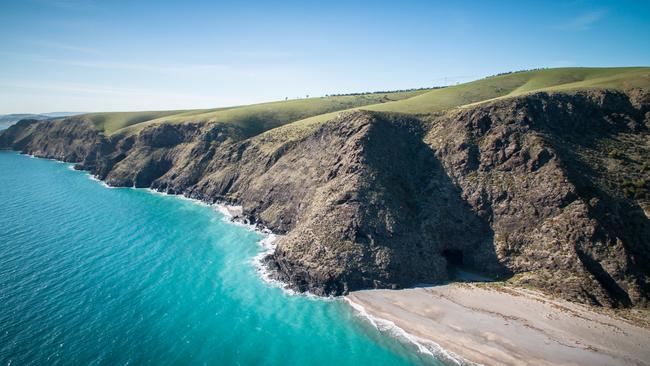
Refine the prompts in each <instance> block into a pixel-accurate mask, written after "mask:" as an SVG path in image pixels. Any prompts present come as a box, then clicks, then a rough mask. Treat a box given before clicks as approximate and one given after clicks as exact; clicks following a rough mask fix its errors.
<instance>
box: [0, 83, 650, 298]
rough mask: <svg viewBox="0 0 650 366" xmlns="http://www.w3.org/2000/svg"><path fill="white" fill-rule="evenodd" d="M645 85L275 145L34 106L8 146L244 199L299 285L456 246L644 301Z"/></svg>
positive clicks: (380, 116) (424, 264)
mask: <svg viewBox="0 0 650 366" xmlns="http://www.w3.org/2000/svg"><path fill="white" fill-rule="evenodd" d="M649 101H650V97H649V94H648V93H647V92H645V91H639V90H635V91H631V92H629V93H621V92H607V91H600V92H580V93H574V94H552V95H548V94H535V95H529V96H525V97H521V98H516V99H509V100H501V101H497V102H493V103H489V104H484V105H480V106H476V107H472V108H465V109H459V110H454V111H450V112H448V113H444V114H439V115H435V116H417V118H416V117H414V116H406V115H395V114H384V113H376V112H364V111H358V112H352V113H343V114H341V115H340V116H339V117H337V118H336V119H333V120H331V121H328V122H326V123H325V124H323V125H322V126H321V127H320V128H318V129H317V130H315V131H314V132H312V133H310V134H309V135H307V136H305V137H304V138H302V139H300V140H297V141H291V142H286V143H283V144H280V145H279V147H276V148H274V149H271V150H269V149H266V148H264V146H263V145H261V144H260V143H259V142H256V141H255V139H246V138H244V136H245V134H244V133H243V132H242V131H240V130H238V129H237V128H235V127H231V126H227V125H219V124H192V123H188V124H175V125H153V126H148V127H146V128H144V129H143V130H142V131H140V132H139V133H138V134H136V135H113V136H110V137H106V136H104V135H103V134H101V133H99V132H97V131H95V130H94V129H93V128H92V126H91V125H89V124H84V123H81V122H78V121H77V123H75V120H74V119H73V118H71V119H67V120H63V121H47V122H30V121H24V122H21V123H19V124H18V125H16V126H13V127H12V128H10V129H9V130H7V131H6V132H4V133H2V134H1V135H0V147H5V148H13V149H17V150H21V151H23V152H26V153H30V154H35V155H37V156H43V157H51V158H57V159H61V160H65V161H75V162H79V164H78V167H79V168H83V169H87V170H90V171H91V172H92V173H93V174H95V175H97V176H98V177H99V178H101V179H103V180H105V181H106V182H107V183H108V184H110V185H115V186H137V187H152V188H155V189H157V190H161V191H165V192H169V193H174V194H184V195H187V196H190V197H193V198H198V199H202V200H204V201H207V202H216V201H225V202H230V203H238V204H242V205H243V211H244V214H245V215H247V216H248V217H250V218H251V219H252V220H254V221H256V222H258V223H260V224H261V225H264V226H267V227H269V228H270V229H272V230H274V231H275V232H277V233H281V234H285V235H283V236H282V237H281V239H280V240H279V242H278V247H277V250H276V251H275V253H273V255H271V256H270V257H269V258H267V264H268V265H269V266H270V267H271V268H273V269H275V274H276V277H277V278H278V279H281V280H283V281H286V282H288V283H290V284H291V285H292V286H293V287H294V288H296V289H298V290H301V291H311V292H313V293H316V294H321V295H327V294H334V295H337V294H343V293H346V292H348V291H351V290H355V289H361V288H397V287H405V286H413V285H416V284H419V283H433V282H438V281H444V280H446V279H448V276H449V273H448V264H449V263H450V262H454V263H455V264H459V263H462V264H463V265H464V266H467V267H470V268H472V269H474V270H477V271H480V272H482V273H484V274H487V275H490V276H492V277H495V278H508V277H510V276H514V277H512V281H515V282H517V283H520V284H522V285H531V286H535V287H537V288H540V289H542V290H545V291H547V292H552V293H555V294H558V295H560V296H562V297H564V298H567V299H570V300H574V301H579V302H584V303H592V304H601V305H605V306H629V305H638V306H647V301H648V297H649V288H648V274H649V271H650V257H649V254H650V251H649V249H650V248H649V245H650V244H649V242H650V224H649V220H648V217H647V216H646V214H645V213H644V207H645V208H646V211H648V209H647V208H648V207H650V206H649V205H648V202H650V193H649V192H648V190H649V189H650V187H648V186H647V185H648V183H647V182H648V181H650V176H649V175H650V145H649V143H648V141H650V138H649V136H650V135H649V132H648V124H649V122H648V121H649V120H648V116H649V115H650V103H649ZM646 166H647V168H646ZM643 179H646V180H643ZM629 182H632V185H631V186H630V184H629Z"/></svg>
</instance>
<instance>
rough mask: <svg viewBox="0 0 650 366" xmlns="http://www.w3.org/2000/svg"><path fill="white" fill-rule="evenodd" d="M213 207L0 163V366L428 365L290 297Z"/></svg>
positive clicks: (14, 158)
mask: <svg viewBox="0 0 650 366" xmlns="http://www.w3.org/2000/svg"><path fill="white" fill-rule="evenodd" d="M260 238H261V236H260V234H258V233H255V232H253V231H250V230H248V229H247V228H245V227H241V226H237V225H233V224H230V223H227V222H225V221H224V220H223V216H222V215H221V214H220V213H218V212H216V211H215V210H214V209H213V208H210V207H207V206H203V205H199V204H197V203H194V202H191V201H187V200H182V199H179V198H176V197H169V196H162V195H158V194H154V193H151V192H148V191H146V190H139V189H128V188H126V189H107V188H105V187H103V186H102V185H101V184H100V183H98V182H96V181H92V180H90V179H89V178H88V176H87V175H86V174H85V173H83V172H76V171H73V170H71V169H69V166H68V165H66V164H61V163H57V162H54V161H49V160H42V159H33V158H29V157H27V156H22V155H18V154H15V153H11V152H0V308H1V311H0V364H2V365H7V364H11V365H26V364H33V365H55V364H75V365H82V364H83V365H86V364H105V365H118V364H119V365H124V364H132V365H194V364H201V365H203V364H208V365H210V364H220V365H333V364H334V365H341V366H342V365H412V364H423V363H432V362H434V361H433V360H431V359H430V358H429V356H425V355H420V354H418V353H417V352H415V351H414V349H413V347H412V346H410V345H408V344H404V343H402V342H399V341H396V340H395V339H393V338H392V337H389V336H386V335H384V334H381V333H379V332H378V331H377V330H375V329H374V328H373V327H372V326H370V325H369V324H368V322H366V321H365V320H363V319H360V318H358V317H357V316H356V315H355V314H354V313H353V312H352V311H351V310H350V308H349V306H348V305H347V304H345V303H344V302H343V301H341V300H320V299H313V298H308V297H305V296H295V295H288V294H286V293H285V292H284V291H282V290H281V289H279V288H277V287H273V286H270V285H269V284H267V283H265V282H263V281H262V280H261V279H260V277H259V275H258V273H257V271H256V269H255V267H254V265H253V263H252V258H253V257H254V256H255V255H256V254H258V253H259V252H260V246H259V245H258V243H257V242H258V241H259V240H260Z"/></svg>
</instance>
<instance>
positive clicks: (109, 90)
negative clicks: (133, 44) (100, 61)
mask: <svg viewBox="0 0 650 366" xmlns="http://www.w3.org/2000/svg"><path fill="white" fill-rule="evenodd" d="M0 86H1V87H3V88H15V89H26V90H43V91H52V92H64V93H75V94H94V95H104V96H106V95H113V96H119V97H125V98H126V97H148V98H154V97H168V98H181V99H193V100H197V101H201V102H205V101H214V98H213V97H209V96H205V95H196V94H184V93H178V92H170V91H165V90H159V89H137V88H116V87H105V86H97V85H90V84H82V83H42V82H13V83H12V82H8V83H0Z"/></svg>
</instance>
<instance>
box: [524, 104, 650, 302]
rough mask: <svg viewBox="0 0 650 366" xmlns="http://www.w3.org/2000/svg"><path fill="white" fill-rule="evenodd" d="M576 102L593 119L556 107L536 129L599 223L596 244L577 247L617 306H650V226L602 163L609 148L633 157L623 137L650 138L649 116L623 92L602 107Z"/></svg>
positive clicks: (616, 172) (617, 173)
mask: <svg viewBox="0 0 650 366" xmlns="http://www.w3.org/2000/svg"><path fill="white" fill-rule="evenodd" d="M571 102H572V104H573V106H574V108H576V109H579V110H583V111H587V113H583V114H582V115H581V117H582V118H576V117H574V116H570V115H567V112H566V111H567V108H559V107H558V106H555V108H551V109H547V110H545V111H544V112H545V115H546V116H547V118H546V119H544V120H542V121H537V122H536V123H535V124H534V125H533V126H534V127H535V129H537V130H539V131H540V132H542V133H543V134H544V135H545V137H546V139H547V140H548V141H549V142H550V143H551V144H552V145H553V147H554V149H555V150H556V151H557V152H558V153H559V155H560V158H561V160H562V164H563V166H564V170H565V173H566V175H567V177H568V178H569V180H570V181H571V182H572V183H573V184H574V185H575V187H576V193H577V194H578V196H579V197H580V198H581V199H582V200H583V201H584V202H585V203H587V207H588V211H589V216H590V217H591V218H593V219H595V220H596V222H597V225H596V231H595V233H594V234H593V238H591V242H590V243H576V246H575V251H576V254H577V255H578V258H579V259H580V261H581V262H582V264H583V265H584V268H585V269H586V270H587V271H588V272H589V273H590V274H591V275H593V277H594V278H595V279H596V281H598V283H599V284H600V285H601V286H602V287H603V289H605V290H606V291H607V294H608V296H609V297H610V299H609V300H610V301H611V305H612V306H621V305H622V306H626V307H627V306H631V305H633V304H638V303H639V302H646V301H647V300H646V299H647V298H648V297H649V296H650V284H648V283H647V282H646V280H645V279H646V278H648V276H649V275H650V255H649V254H648V244H649V242H648V238H650V220H649V219H648V217H647V216H646V215H645V213H644V211H643V209H642V208H641V207H640V206H639V204H638V203H637V202H636V201H635V200H634V199H631V198H629V197H625V196H624V195H622V194H621V193H620V192H621V191H622V189H618V188H612V187H610V188H608V187H607V186H608V185H611V186H613V187H615V186H616V185H617V183H616V182H615V180H614V181H611V180H612V177H616V178H619V177H621V176H625V172H624V170H622V169H618V170H617V168H616V166H615V165H614V166H613V167H612V166H610V167H609V168H606V167H605V166H604V165H602V163H601V161H603V159H607V158H608V157H607V156H605V154H606V153H607V151H603V149H604V146H608V145H609V146H610V147H612V148H614V150H619V151H625V152H627V150H628V148H629V147H627V146H625V145H624V144H623V143H622V142H621V140H620V139H619V134H621V133H627V134H634V135H639V134H640V133H643V134H647V133H648V127H647V126H646V124H645V123H644V118H645V116H644V114H645V112H646V111H645V110H643V109H641V110H639V109H637V108H635V107H634V106H633V105H632V103H631V101H630V99H629V96H627V95H625V94H623V93H617V92H604V93H603V96H602V99H601V100H600V101H599V104H597V103H594V101H593V100H590V99H589V98H588V97H587V96H580V95H579V96H578V97H574V98H573V99H572V100H571ZM537 108H540V109H541V107H540V106H537ZM623 155H625V153H623ZM624 159H627V157H626V156H625V157H624ZM609 169H614V170H613V171H610V172H608V171H607V170H609ZM615 192H616V193H615ZM594 242H595V243H601V245H593V244H592V243H594ZM630 279H632V281H630ZM593 300H594V302H596V303H599V304H600V302H599V301H598V300H596V299H593ZM601 305H602V304H601Z"/></svg>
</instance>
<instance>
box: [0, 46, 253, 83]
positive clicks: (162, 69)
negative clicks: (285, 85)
mask: <svg viewBox="0 0 650 366" xmlns="http://www.w3.org/2000/svg"><path fill="white" fill-rule="evenodd" d="M2 54H4V55H11V56H14V57H15V56H18V57H21V58H24V59H26V60H28V61H33V62H40V63H47V64H55V65H62V66H71V67H84V68H91V69H106V70H123V71H124V70H126V71H142V72H150V73H157V74H163V75H167V76H210V75H211V76H215V75H222V76H229V77H233V76H238V77H247V78H252V77H255V76H256V75H257V74H258V70H254V69H248V68H243V67H235V66H231V65H227V64H218V63H206V64H190V63H188V64H154V63H151V64H148V63H135V62H124V61H95V60H81V59H80V60H73V59H55V58H48V57H43V56H39V55H34V54H27V53H20V52H11V51H0V55H2Z"/></svg>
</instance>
